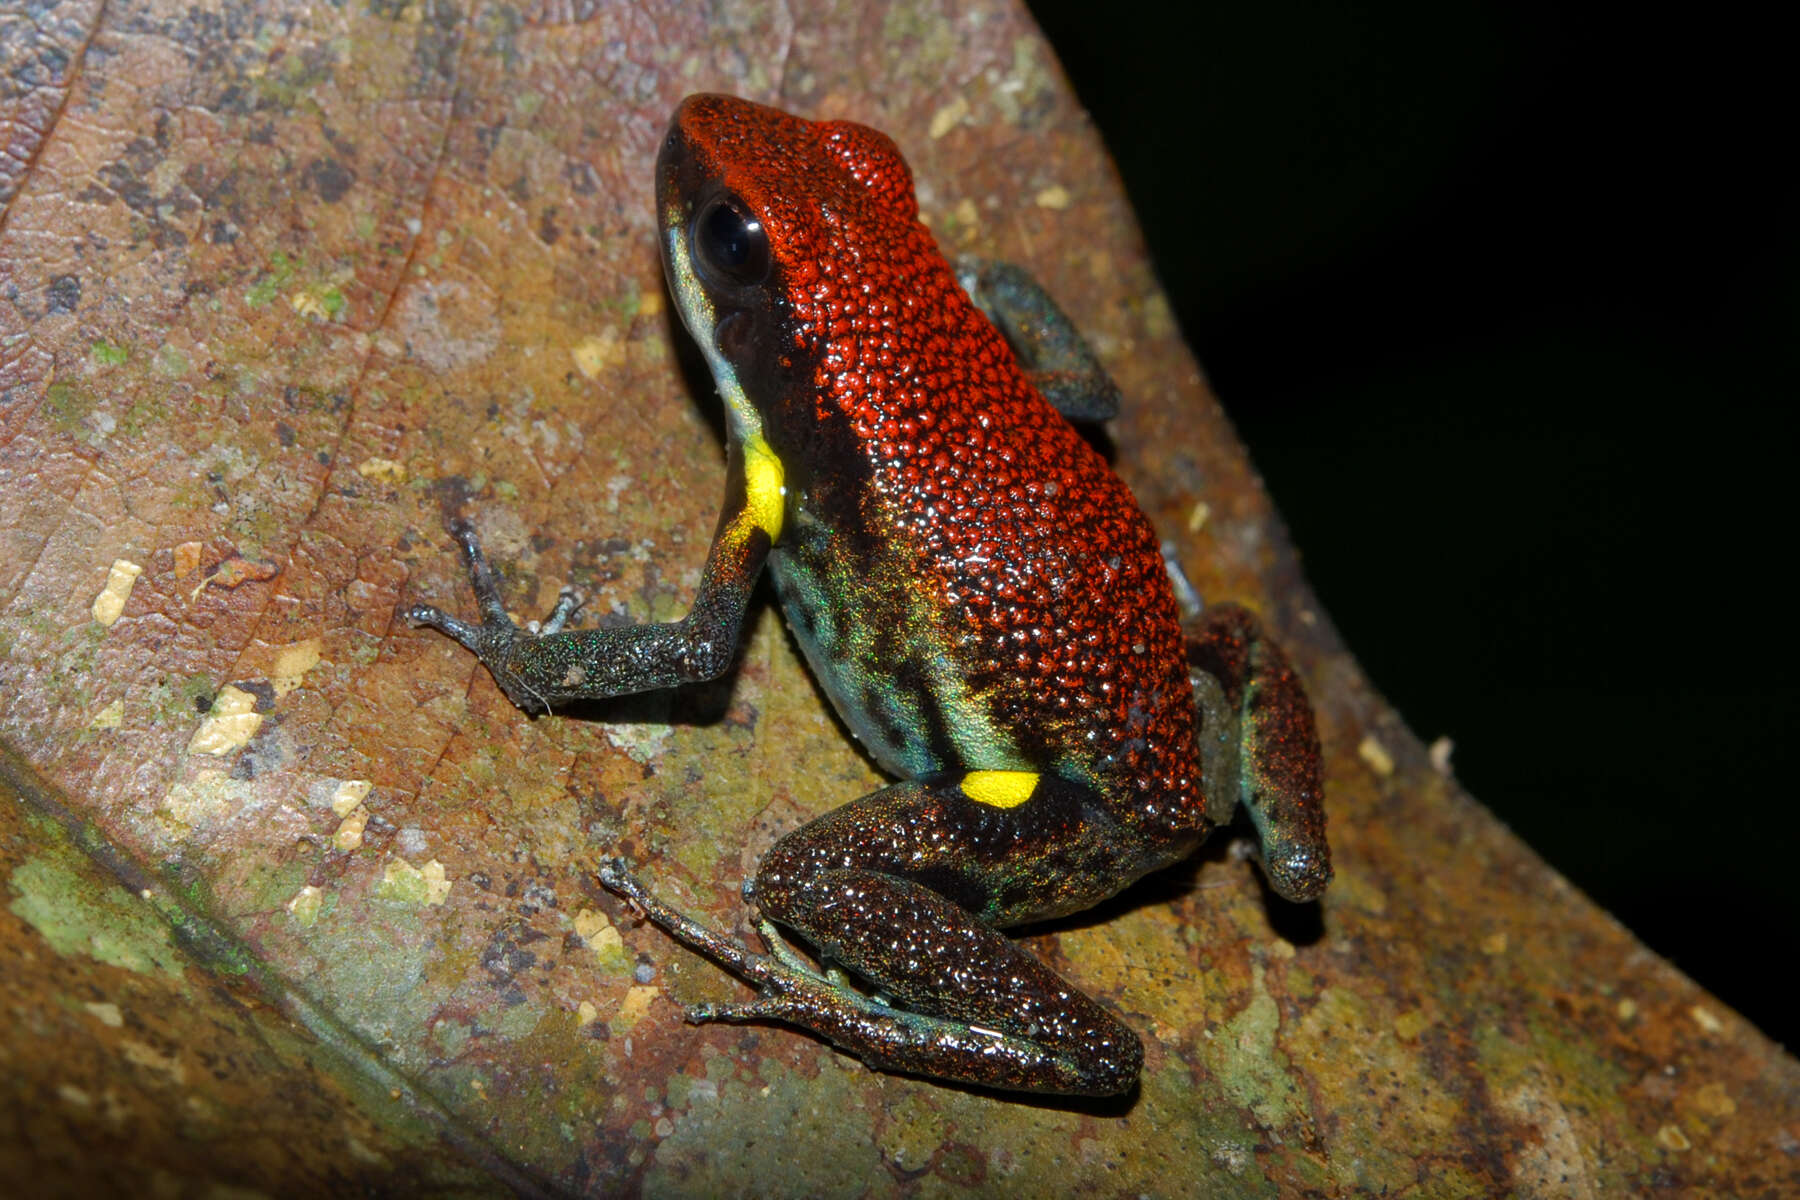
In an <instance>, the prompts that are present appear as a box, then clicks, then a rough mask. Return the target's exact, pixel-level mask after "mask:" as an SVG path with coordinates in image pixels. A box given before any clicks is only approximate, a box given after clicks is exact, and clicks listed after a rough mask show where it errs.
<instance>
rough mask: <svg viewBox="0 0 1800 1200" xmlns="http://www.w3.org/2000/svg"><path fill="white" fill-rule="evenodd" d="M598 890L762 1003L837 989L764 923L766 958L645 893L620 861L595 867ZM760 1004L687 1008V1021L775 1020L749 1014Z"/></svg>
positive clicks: (761, 926)
mask: <svg viewBox="0 0 1800 1200" xmlns="http://www.w3.org/2000/svg"><path fill="white" fill-rule="evenodd" d="M599 877H600V885H601V886H602V887H604V888H605V889H606V890H607V891H609V892H612V893H614V894H615V895H619V896H623V897H624V898H625V899H627V900H629V901H630V902H631V905H632V907H633V908H636V909H637V910H638V911H639V912H641V913H643V914H644V917H645V918H646V919H647V920H649V921H650V923H651V924H653V925H656V926H658V927H659V928H661V929H662V930H663V931H664V932H665V933H667V934H668V935H669V936H670V937H672V938H674V939H675V940H676V941H678V942H680V943H681V944H682V945H684V946H688V947H691V948H692V949H694V950H698V951H699V952H700V953H702V954H704V955H706V956H707V957H708V958H710V959H712V960H713V961H714V962H716V963H718V964H719V965H720V966H722V967H725V968H726V969H727V970H729V971H731V972H732V973H733V974H734V975H737V976H738V977H739V978H740V979H743V980H744V981H745V982H746V983H749V984H751V985H753V986H754V987H755V988H756V989H757V990H758V991H760V992H762V993H763V994H764V998H765V1000H767V999H770V998H773V997H779V996H781V995H783V994H785V993H789V992H793V991H796V990H798V989H801V988H804V987H808V986H810V987H815V988H817V987H822V988H831V987H834V986H838V985H839V981H838V980H834V979H833V978H831V977H830V976H829V975H824V974H820V973H819V972H818V971H815V970H813V969H812V967H811V966H810V965H809V964H808V963H807V962H806V960H805V959H803V958H801V957H800V955H799V954H797V953H795V951H794V949H793V947H791V946H789V945H788V944H787V943H786V942H785V941H783V940H782V938H781V935H780V934H778V933H776V932H775V927H774V926H773V925H771V924H770V923H769V922H767V921H761V922H758V924H757V931H758V932H759V933H761V934H762V938H763V941H764V942H765V943H766V944H767V945H768V947H769V953H768V954H757V953H756V952H755V951H753V950H750V949H749V948H748V947H746V946H743V945H742V944H740V943H738V942H736V941H733V940H732V939H731V938H728V937H725V936H724V935H722V934H719V933H715V932H714V931H713V930H711V929H708V928H707V927H706V926H704V925H702V924H700V922H698V921H696V920H694V919H693V918H692V917H690V916H688V915H687V914H686V913H684V912H682V911H680V910H679V909H676V908H671V907H670V906H669V905H667V904H664V903H663V902H662V901H661V900H658V899H657V898H656V897H655V896H653V895H652V894H651V893H650V889H648V888H646V887H645V886H644V884H643V881H641V880H640V879H638V877H637V876H636V875H634V874H632V873H631V871H630V869H629V868H628V867H627V866H626V864H625V860H624V859H622V858H614V859H611V860H609V861H607V862H605V863H602V864H601V865H600V870H599ZM761 1004H762V1002H754V1003H751V1004H728V1005H713V1004H699V1005H692V1006H690V1007H688V1008H687V1009H686V1013H687V1019H688V1020H690V1021H695V1022H699V1021H717V1020H744V1019H748V1018H750V1017H753V1016H777V1017H778V1016H779V1014H775V1013H763V1012H760V1011H759V1012H754V1013H752V1012H750V1011H748V1010H751V1009H759V1008H760V1007H761Z"/></svg>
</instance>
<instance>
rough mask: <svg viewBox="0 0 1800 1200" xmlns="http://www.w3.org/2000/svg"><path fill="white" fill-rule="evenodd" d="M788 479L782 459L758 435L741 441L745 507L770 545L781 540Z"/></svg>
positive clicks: (752, 435)
mask: <svg viewBox="0 0 1800 1200" xmlns="http://www.w3.org/2000/svg"><path fill="white" fill-rule="evenodd" d="M786 478H787V475H786V472H784V471H783V470H782V467H781V459H780V458H778V457H776V455H775V452H774V451H773V450H771V449H769V443H767V442H765V441H763V440H762V435H761V434H751V435H750V436H749V437H748V438H746V439H744V491H745V493H746V497H745V508H746V510H747V511H748V512H749V514H750V519H751V520H752V521H755V522H756V526H757V528H759V529H762V530H765V531H767V532H768V535H769V540H770V541H771V542H775V541H780V540H781V513H782V509H783V508H784V507H785V505H786V500H785V497H786V495H787V488H786V487H784V486H783V482H784V480H785V479H786Z"/></svg>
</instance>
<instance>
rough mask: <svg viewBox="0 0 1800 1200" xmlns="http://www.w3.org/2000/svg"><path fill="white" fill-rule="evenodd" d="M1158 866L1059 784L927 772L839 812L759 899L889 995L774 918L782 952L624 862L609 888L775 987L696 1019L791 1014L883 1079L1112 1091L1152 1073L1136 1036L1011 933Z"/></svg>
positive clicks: (757, 892)
mask: <svg viewBox="0 0 1800 1200" xmlns="http://www.w3.org/2000/svg"><path fill="white" fill-rule="evenodd" d="M996 775H1004V776H1010V777H1012V778H1009V779H1004V780H1001V781H999V784H998V785H996V784H995V781H994V779H993V778H992V777H993V776H996ZM996 786H997V791H996V790H994V789H996ZM971 794H975V795H987V796H988V797H989V800H988V801H987V802H978V801H976V800H974V799H972V798H971ZM1019 797H1025V798H1023V799H1020V798H1019ZM997 799H1003V800H1004V801H1005V803H1006V806H1005V807H1002V806H1001V804H1000V803H997V802H996V800H997ZM1151 861H1152V860H1151V859H1150V857H1149V856H1147V855H1146V853H1145V850H1144V848H1142V847H1139V846H1136V845H1135V844H1134V839H1132V838H1131V837H1130V836H1128V835H1127V834H1125V832H1124V831H1123V830H1122V829H1120V828H1119V827H1118V826H1117V825H1116V824H1115V823H1114V822H1113V821H1112V820H1111V819H1109V818H1108V817H1106V815H1105V813H1104V810H1103V809H1102V808H1101V807H1100V806H1099V804H1098V798H1097V797H1096V796H1095V794H1094V793H1092V792H1090V791H1088V789H1086V788H1084V787H1081V786H1079V785H1076V784H1072V783H1067V782H1065V781H1062V780H1058V779H1054V778H1051V777H1048V776H1044V777H1038V776H1032V775H1025V774H1022V773H1013V772H978V773H974V774H973V775H967V776H962V777H958V778H940V779H933V780H910V781H907V782H904V783H898V784H895V785H893V786H892V787H888V788H884V789H883V790H881V791H879V792H875V793H872V794H870V795H868V796H865V797H863V798H862V799H861V800H858V801H855V802H854V803H851V804H848V805H846V806H844V807H843V808H840V809H838V810H836V811H835V812H832V813H828V814H826V815H825V816H823V817H821V818H819V819H818V820H816V821H814V822H812V823H811V824H810V825H807V826H805V827H804V828H802V829H799V830H797V831H795V832H794V833H792V834H789V835H788V836H787V837H785V838H783V839H782V840H781V841H780V842H779V843H777V844H776V845H775V847H774V848H773V849H772V850H770V852H769V853H768V855H767V856H766V857H765V858H764V859H763V862H762V866H761V868H760V869H759V870H758V872H757V877H756V880H755V882H754V883H753V884H752V885H751V886H749V887H747V888H746V889H745V895H746V897H748V898H749V899H750V900H751V901H752V902H753V903H755V904H756V905H757V906H758V907H759V908H760V909H761V911H762V913H763V915H764V917H765V918H767V919H770V920H773V921H776V922H779V923H780V924H782V925H785V926H788V927H789V928H791V929H794V930H796V931H798V932H799V933H800V934H801V935H803V936H804V937H805V938H806V939H807V941H809V942H810V943H812V945H813V946H814V947H816V948H817V949H818V951H819V953H820V955H821V956H822V957H823V959H825V960H826V961H828V962H835V963H841V964H842V965H843V966H845V967H847V968H849V970H851V971H852V972H854V973H855V974H856V975H858V976H860V977H861V978H863V979H866V980H868V981H869V982H870V983H872V984H873V985H874V986H875V988H876V989H877V990H878V993H879V994H878V995H870V994H868V993H865V992H862V991H859V990H857V989H855V988H853V987H851V986H849V985H848V984H847V983H846V982H844V981H843V980H841V979H839V978H834V977H833V976H832V975H826V974H821V973H819V972H816V971H813V970H811V969H809V968H807V967H805V966H804V965H803V964H801V963H799V962H798V961H796V960H795V959H794V957H793V955H792V954H791V953H784V952H783V950H782V948H781V947H780V943H779V941H778V940H777V939H776V938H775V935H774V932H773V930H771V929H768V928H767V926H766V925H765V926H764V929H765V936H766V937H768V938H770V939H771V941H770V946H771V950H773V951H774V955H773V956H772V957H771V956H767V955H760V954H754V953H752V952H750V951H748V950H746V949H745V948H743V947H742V946H739V945H738V944H737V943H736V942H733V941H731V940H729V939H727V938H724V937H721V936H720V935H718V934H716V933H714V932H712V931H711V930H708V929H706V928H705V927H704V926H702V925H700V924H699V923H697V922H695V921H693V920H692V919H690V918H688V917H685V916H683V915H682V914H680V913H679V912H676V911H675V910H674V909H671V908H669V907H668V906H666V905H663V904H661V903H659V902H658V901H656V900H655V899H654V898H652V897H651V896H650V894H649V892H648V891H647V890H646V889H645V888H644V887H643V885H642V884H640V883H639V882H637V880H635V879H633V878H632V877H631V876H630V875H629V874H627V873H626V872H624V871H623V869H622V868H620V867H618V866H617V865H614V866H612V867H609V868H606V869H604V870H603V871H602V873H601V877H600V878H601V882H602V883H603V884H605V885H606V886H607V887H609V888H611V889H612V890H613V891H615V892H618V893H620V894H621V895H624V896H627V897H628V898H630V899H631V900H633V901H634V902H635V903H637V904H638V905H639V906H640V907H641V908H643V910H644V912H645V913H646V915H647V916H649V918H650V919H651V920H653V921H654V922H656V924H658V925H660V926H661V927H662V928H663V929H665V930H667V931H668V932H669V933H670V934H672V935H674V936H675V937H677V938H679V939H680V940H682V941H684V942H686V943H687V944H689V945H691V946H693V947H694V948H695V949H697V950H700V951H701V952H702V953H705V954H706V955H708V956H709V957H711V958H714V959H715V960H717V961H719V962H721V963H722V964H724V965H725V966H726V967H728V968H730V969H731V970H733V971H735V972H736V973H737V974H739V975H741V976H742V977H743V978H744V979H745V980H747V981H748V982H750V983H751V984H753V985H754V986H755V987H756V988H757V990H758V992H759V996H758V998H757V999H756V1000H753V1001H749V1002H747V1003H743V1004H733V1005H719V1006H709V1007H705V1008H700V1009H694V1010H690V1012H689V1016H690V1018H691V1019H694V1020H776V1021H783V1022H786V1023H788V1024H792V1025H798V1026H801V1027H802V1028H806V1029H810V1030H812V1031H813V1032H814V1033H817V1034H818V1035H820V1036H821V1037H824V1038H826V1039H827V1040H829V1041H831V1042H833V1043H834V1044H836V1045H838V1046H840V1047H842V1048H843V1049H845V1050H846V1051H848V1052H849V1053H851V1054H854V1055H856V1056H857V1057H858V1058H861V1059H862V1060H863V1061H864V1062H866V1063H868V1064H869V1065H871V1066H874V1067H877V1068H880V1069H883V1070H894V1071H908V1072H912V1073H915V1074H919V1075H928V1076H933V1077H936V1078H939V1079H951V1080H957V1081H960V1082H964V1083H976V1084H984V1085H987V1086H990V1087H998V1088H1006V1089H1009V1090H1017V1091H1037V1092H1051V1093H1057V1094H1062V1095H1095V1096H1104V1095H1116V1094H1118V1093H1120V1092H1123V1091H1126V1090H1128V1089H1129V1088H1130V1087H1131V1086H1132V1084H1133V1082H1134V1081H1135V1080H1136V1079H1137V1075H1138V1070H1139V1068H1140V1066H1141V1065H1142V1061H1143V1046H1142V1044H1141V1043H1140V1042H1139V1041H1138V1039H1137V1035H1135V1034H1134V1033H1132V1032H1131V1030H1130V1029H1128V1028H1126V1027H1125V1025H1124V1024H1123V1023H1121V1022H1120V1021H1119V1019H1118V1018H1117V1017H1115V1016H1114V1015H1113V1014H1112V1013H1111V1012H1109V1011H1108V1010H1107V1009H1106V1008H1104V1007H1103V1006H1102V1005H1100V1004H1099V1003H1098V1002H1097V1001H1095V1000H1092V999H1090V998H1089V997H1087V996H1085V995H1083V994H1082V993H1081V992H1079V991H1077V990H1076V989H1075V988H1074V987H1073V986H1072V985H1070V984H1069V983H1068V982H1067V981H1066V980H1064V979H1063V978H1062V977H1060V976H1059V975H1057V974H1056V973H1055V972H1054V971H1052V970H1051V969H1050V968H1049V967H1046V966H1045V965H1044V964H1043V963H1041V962H1039V961H1038V960H1037V959H1036V958H1035V957H1033V956H1032V955H1031V954H1030V953H1029V952H1028V951H1026V950H1024V949H1023V948H1021V947H1020V946H1018V945H1017V944H1016V943H1014V942H1013V941H1012V940H1011V939H1009V938H1008V937H1006V935H1005V934H1003V933H1001V932H1000V929H1001V928H1002V927H1006V926H1010V925H1015V924H1019V923H1021V922H1023V921H1028V920H1035V919H1040V918H1043V917H1048V916H1055V915H1059V914H1063V913H1068V912H1073V911H1078V910H1080V909H1083V908H1086V907H1088V906H1090V905H1092V904H1093V903H1095V902H1097V901H1098V900H1100V899H1102V898H1104V897H1105V896H1106V895H1109V894H1111V893H1112V892H1114V891H1117V890H1118V889H1119V888H1121V887H1123V886H1124V885H1125V884H1126V883H1128V882H1129V881H1130V880H1132V879H1133V878H1136V877H1137V876H1138V875H1140V874H1142V873H1143V872H1144V870H1145V868H1146V867H1147V866H1148V865H1151Z"/></svg>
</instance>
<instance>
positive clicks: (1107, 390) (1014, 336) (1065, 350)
mask: <svg viewBox="0 0 1800 1200" xmlns="http://www.w3.org/2000/svg"><path fill="white" fill-rule="evenodd" d="M956 281H957V282H958V283H960V284H961V285H962V289H963V291H965V292H967V293H968V294H969V299H970V300H973V301H974V302H975V307H976V308H979V309H980V310H981V311H982V313H983V314H984V315H985V316H986V317H987V319H988V320H990V321H992V322H993V323H994V327H995V328H997V329H998V330H999V331H1000V333H1001V334H1002V335H1003V336H1004V337H1005V338H1006V343H1007V345H1009V346H1011V347H1012V350H1013V355H1014V357H1016V358H1017V359H1018V360H1019V365H1020V366H1021V367H1023V368H1024V369H1025V377H1026V378H1027V379H1029V380H1031V382H1032V385H1033V386H1034V387H1036V388H1037V390H1038V391H1039V392H1041V393H1042V394H1043V397H1044V399H1046V400H1048V401H1049V402H1050V405H1051V407H1052V408H1054V409H1056V411H1057V412H1059V413H1061V414H1062V415H1063V416H1065V417H1068V418H1069V419H1070V420H1072V421H1110V420H1112V419H1113V418H1114V417H1116V416H1118V415H1119V389H1118V387H1117V385H1115V384H1114V383H1113V381H1112V377H1111V376H1110V375H1108V374H1107V373H1106V368H1105V367H1103V366H1101V365H1100V359H1099V356H1097V355H1096V354H1095V353H1094V351H1093V348H1092V347H1091V346H1089V345H1088V344H1087V339H1086V338H1084V337H1082V336H1081V331H1080V330H1078V329H1076V328H1075V323H1074V322H1073V321H1071V320H1069V318H1068V317H1067V316H1066V315H1065V314H1064V313H1063V310H1062V309H1061V308H1059V307H1058V306H1057V303H1056V300H1055V299H1054V298H1053V297H1052V296H1051V295H1050V293H1049V292H1047V291H1045V290H1044V287H1043V285H1042V284H1040V283H1038V281H1037V280H1036V279H1034V278H1032V276H1031V273H1030V272H1029V271H1026V270H1025V269H1024V268H1023V267H1018V266H1014V265H1013V264H1012V263H1008V262H1001V261H998V260H996V259H989V258H976V257H974V256H972V255H969V256H965V257H963V258H959V259H957V260H956Z"/></svg>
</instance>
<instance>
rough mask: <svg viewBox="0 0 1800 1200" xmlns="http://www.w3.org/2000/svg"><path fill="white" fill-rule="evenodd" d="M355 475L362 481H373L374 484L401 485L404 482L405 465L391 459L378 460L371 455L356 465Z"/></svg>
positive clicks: (378, 458)
mask: <svg viewBox="0 0 1800 1200" xmlns="http://www.w3.org/2000/svg"><path fill="white" fill-rule="evenodd" d="M356 473H357V474H358V475H361V476H362V477H363V478H364V479H373V480H374V481H375V482H376V483H391V484H402V483H405V482H406V464H405V463H402V462H396V461H394V460H393V459H391V458H380V457H377V456H374V455H371V456H370V457H368V458H365V459H363V460H362V461H361V462H359V463H357V464H356Z"/></svg>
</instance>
